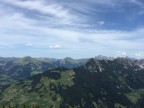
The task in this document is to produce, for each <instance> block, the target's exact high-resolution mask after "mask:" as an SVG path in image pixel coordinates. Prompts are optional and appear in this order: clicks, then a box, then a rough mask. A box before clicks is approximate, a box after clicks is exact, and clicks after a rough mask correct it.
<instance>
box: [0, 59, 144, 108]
mask: <svg viewBox="0 0 144 108" xmlns="http://www.w3.org/2000/svg"><path fill="white" fill-rule="evenodd" d="M84 62H85V60H84ZM84 62H83V64H82V65H80V64H79V66H78V65H77V66H74V65H73V66H74V67H73V68H69V67H66V65H65V66H62V67H60V66H58V67H54V68H55V69H54V68H53V69H50V70H47V71H45V72H43V73H38V74H36V75H33V76H30V77H27V78H24V79H22V80H17V81H15V82H13V83H11V84H9V85H7V86H4V87H3V88H2V92H1V94H0V104H1V107H5V108H7V107H8V106H11V107H14V106H15V107H17V108H21V107H22V108H34V106H37V108H143V107H144V60H135V59H130V58H116V59H112V58H110V59H97V58H94V59H90V60H88V62H85V63H84ZM12 64H13V63H12ZM20 69H21V68H20ZM25 72H27V70H25ZM14 75H15V74H14ZM35 108H36V107H35Z"/></svg>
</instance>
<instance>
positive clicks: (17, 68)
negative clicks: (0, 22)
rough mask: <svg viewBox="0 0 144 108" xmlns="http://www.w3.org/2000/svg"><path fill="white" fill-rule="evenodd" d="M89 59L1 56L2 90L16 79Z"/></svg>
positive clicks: (82, 62) (69, 66)
mask: <svg viewBox="0 0 144 108" xmlns="http://www.w3.org/2000/svg"><path fill="white" fill-rule="evenodd" d="M87 60H88V59H72V58H69V57H67V58H64V59H51V58H32V57H29V56H27V57H24V58H14V57H13V58H2V57H1V58H0V91H1V87H2V86H4V85H7V84H9V83H11V82H15V81H16V80H21V79H25V78H28V77H30V76H33V75H36V74H38V73H43V72H45V71H47V70H50V69H54V68H58V67H66V68H75V67H78V66H81V65H83V64H85V63H86V62H87Z"/></svg>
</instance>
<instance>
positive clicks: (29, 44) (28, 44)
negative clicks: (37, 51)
mask: <svg viewBox="0 0 144 108" xmlns="http://www.w3.org/2000/svg"><path fill="white" fill-rule="evenodd" d="M25 45H26V46H29V47H31V46H33V44H31V43H27V44H25Z"/></svg>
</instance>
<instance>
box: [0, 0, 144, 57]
mask: <svg viewBox="0 0 144 108" xmlns="http://www.w3.org/2000/svg"><path fill="white" fill-rule="evenodd" d="M97 55H104V56H110V57H126V56H129V57H134V58H144V1H143V0H0V56H2V57H23V56H32V57H50V58H64V57H72V58H87V57H95V56H97Z"/></svg>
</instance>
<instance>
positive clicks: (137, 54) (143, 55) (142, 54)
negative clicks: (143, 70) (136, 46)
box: [135, 52, 144, 58]
mask: <svg viewBox="0 0 144 108" xmlns="http://www.w3.org/2000/svg"><path fill="white" fill-rule="evenodd" d="M135 56H136V57H138V58H144V52H138V53H135Z"/></svg>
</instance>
